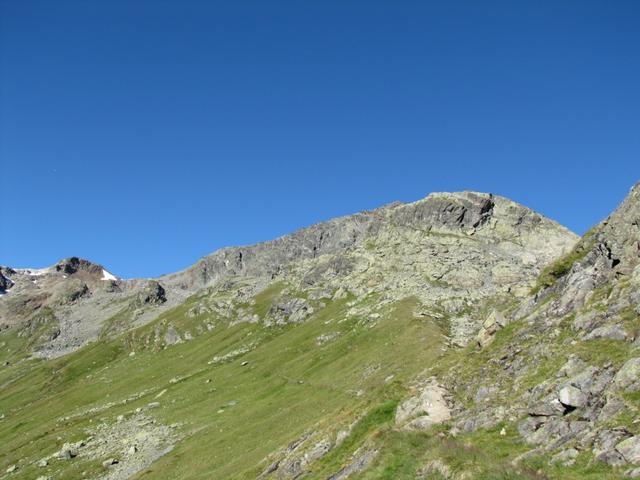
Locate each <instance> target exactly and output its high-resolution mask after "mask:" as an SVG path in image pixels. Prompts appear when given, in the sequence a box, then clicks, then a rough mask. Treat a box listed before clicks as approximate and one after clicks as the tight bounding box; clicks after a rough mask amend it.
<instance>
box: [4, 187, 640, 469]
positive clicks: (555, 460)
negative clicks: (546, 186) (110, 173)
mask: <svg viewBox="0 0 640 480" xmlns="http://www.w3.org/2000/svg"><path fill="white" fill-rule="evenodd" d="M638 222H640V186H638V185H637V186H636V187H634V188H633V189H632V190H631V192H630V194H629V195H628V197H627V198H626V199H625V201H624V202H623V203H622V204H621V205H620V207H619V208H618V209H616V211H614V212H613V213H612V214H611V216H610V217H609V218H608V219H606V220H605V221H604V222H602V223H601V224H599V225H597V226H595V227H594V228H593V229H592V230H590V231H589V232H588V233H587V234H586V235H585V236H583V237H582V238H580V239H579V238H578V237H577V236H575V235H574V234H573V233H571V232H570V231H569V230H567V229H566V228H564V227H562V226H560V225H559V224H557V223H556V222H553V221H551V220H549V219H547V218H544V217H543V216H541V215H540V214H537V213H535V212H533V211H532V210H530V209H528V208H526V207H524V206H522V205H519V204H517V203H515V202H512V201H510V200H508V199H506V198H503V197H499V196H494V195H490V194H482V193H476V192H461V193H434V194H431V195H429V196H428V197H426V198H425V199H423V200H420V201H418V202H414V203H410V204H401V203H396V204H391V205H387V206H385V207H382V208H379V209H376V210H372V211H367V212H362V213H359V214H355V215H351V216H347V217H342V218H338V219H334V220H330V221H328V222H324V223H320V224H317V225H314V226H311V227H309V228H305V229H302V230H299V231H297V232H294V233H293V234H290V235H287V236H284V237H281V238H278V239H276V240H273V241H270V242H265V243H260V244H257V245H253V246H247V247H233V248H225V249H222V250H219V251H217V252H214V253H213V254H211V255H209V256H207V257H204V258H203V259H201V260H200V261H198V262H197V263H196V264H195V265H193V266H192V267H190V268H188V269H186V270H184V271H181V272H177V273H175V274H171V275H166V276H163V277H159V278H157V279H148V280H143V279H134V280H124V279H119V278H117V277H115V276H114V275H112V274H111V273H109V272H108V271H107V270H105V268H104V267H102V266H100V265H97V264H94V263H92V262H89V261H86V260H81V259H78V258H70V259H65V260H63V261H61V262H59V263H58V264H56V265H54V266H52V267H50V268H47V269H42V270H29V269H17V268H9V267H1V268H0V294H2V295H1V296H0V342H1V343H0V345H1V346H2V347H1V349H0V362H2V364H3V365H4V366H3V367H0V385H2V388H1V389H0V418H2V419H1V420H0V439H1V440H2V442H1V443H0V445H2V446H0V465H1V466H2V468H3V470H5V471H6V476H7V478H9V477H10V478H38V477H45V478H52V479H53V478H65V479H67V478H105V479H123V478H145V479H146V478H163V479H165V478H216V479H222V478H260V479H287V478H310V479H311V478H323V479H329V478H330V479H343V478H389V479H391V478H394V479H395V478H425V479H427V478H446V479H462V478H487V479H494V478H509V479H519V478H522V479H525V478H526V479H546V478H569V479H571V478H576V479H577V478H581V479H582V478H591V479H596V478H598V479H601V478H620V477H621V476H624V475H627V476H632V477H633V476H640V469H638V468H637V467H635V466H634V465H640V435H638V434H640V424H639V423H638V422H637V421H635V420H636V419H637V418H638V408H639V407H640V396H639V394H638V392H640V379H639V378H638V375H639V373H640V358H639V357H640V354H639V353H640V352H639V351H638V347H639V346H640V344H639V343H638V340H637V338H638V333H639V330H640V323H639V316H640V294H639V293H638V292H640V289H639V288H638V287H639V286H640V268H638V263H639V261H640V228H639V226H638V225H640V224H639V223H638Z"/></svg>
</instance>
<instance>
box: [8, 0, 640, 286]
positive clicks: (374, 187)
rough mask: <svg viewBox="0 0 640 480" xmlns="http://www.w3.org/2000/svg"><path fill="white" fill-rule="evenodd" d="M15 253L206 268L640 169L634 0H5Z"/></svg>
mask: <svg viewBox="0 0 640 480" xmlns="http://www.w3.org/2000/svg"><path fill="white" fill-rule="evenodd" d="M0 22H1V23H0V29H1V38H0V45H1V46H0V188H1V195H2V197H1V198H2V200H1V202H0V234H1V235H0V264H9V265H12V266H16V267H23V266H31V267H41V266H46V265H49V264H52V263H54V262H55V261H57V260H58V259H60V258H62V257H66V256H72V255H76V256H82V257H86V258H89V259H92V260H94V261H96V262H99V263H102V264H104V265H105V266H107V268H109V269H110V270H111V271H112V272H113V273H115V274H118V275H121V276H124V277H133V276H154V275H158V274H161V273H165V272H171V271H175V270H178V269H181V268H184V267H187V266H188V265H190V264H191V263H193V262H194V261H195V260H196V259H198V258H199V257H201V256H202V255H205V254H207V253H210V252H212V251H214V250H216V249H217V248H220V247H222V246H226V245H236V244H250V243H253V242H257V241H260V240H268V239H271V238H273V237H276V236H279V235H282V234H285V233H288V232H290V231H292V230H294V229H297V228H299V227H302V226H306V225H309V224H312V223H315V222H318V221H320V220H324V219H329V218H331V217H334V216H338V215H343V214H347V213H352V212H356V211H359V210H363V209H369V208H373V207H377V206H380V205H382V204H385V203H388V202H391V201H394V200H402V201H411V200H416V199H418V198H421V197H424V196H425V195H427V194H428V193H429V192H431V191H454V190H464V189H472V190H479V191H488V192H493V193H496V194H500V195H505V196H507V197H510V198H512V199H514V200H516V201H519V202H521V203H524V204H526V205H528V206H530V207H532V208H534V209H536V210H538V211H540V212H542V213H544V214H546V215H548V216H549V217H551V218H553V219H556V220H558V221H560V222H561V223H563V224H565V225H566V226H568V227H570V228H571V229H573V230H575V231H577V232H580V233H581V232H583V231H585V230H586V229H587V228H588V227H589V226H591V225H592V224H594V223H596V222H597V221H599V220H601V219H602V218H603V217H605V216H606V215H607V214H608V213H609V211H610V210H611V209H613V208H614V207H615V206H616V205H617V204H618V203H619V202H620V201H621V200H622V198H623V197H624V196H625V195H626V194H627V192H628V189H629V187H630V186H631V185H632V184H633V183H634V182H635V181H637V180H639V179H640V156H639V152H640V53H639V52H640V28H639V25H640V2H638V1H615V2H612V1H608V0H607V1H583V0H576V1H551V0H549V1H546V2H541V1H537V0H536V1H531V2H526V1H511V0H509V1H504V2H495V1H487V2H478V1H475V0H474V1H468V2H462V1H446V2H445V1H439V2H427V1H400V2H398V1H386V2H380V1H375V0H363V1H348V0H347V1H344V0H340V1H328V0H324V1H317V2H310V1H269V0H259V1H242V2H234V1H224V2H223V1H204V0H203V1H178V0H174V1H166V0H165V1H163V0H149V1H143V0H138V1H130V0H126V1H124V0H103V1H99V2H98V1H90V0H60V1H51V0H45V1H35V0H0Z"/></svg>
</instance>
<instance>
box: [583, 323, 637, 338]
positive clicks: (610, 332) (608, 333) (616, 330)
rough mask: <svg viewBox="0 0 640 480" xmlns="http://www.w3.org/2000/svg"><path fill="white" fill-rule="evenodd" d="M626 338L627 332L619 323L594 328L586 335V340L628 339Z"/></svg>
mask: <svg viewBox="0 0 640 480" xmlns="http://www.w3.org/2000/svg"><path fill="white" fill-rule="evenodd" d="M626 338H627V333H626V332H625V331H624V330H623V329H622V327H620V326H618V325H605V326H602V327H598V328H596V329H595V330H593V331H592V332H591V333H589V334H588V335H587V336H586V337H585V340H598V339H607V340H626Z"/></svg>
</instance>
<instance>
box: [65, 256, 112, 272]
mask: <svg viewBox="0 0 640 480" xmlns="http://www.w3.org/2000/svg"><path fill="white" fill-rule="evenodd" d="M54 268H55V271H56V272H61V273H64V274H66V275H73V274H74V273H78V272H80V271H84V272H88V273H90V274H94V275H102V270H103V268H102V267H101V266H100V265H96V264H95V263H92V262H90V261H88V260H84V259H81V258H78V257H70V258H66V259H64V260H61V261H60V262H58V263H57V264H56V265H54Z"/></svg>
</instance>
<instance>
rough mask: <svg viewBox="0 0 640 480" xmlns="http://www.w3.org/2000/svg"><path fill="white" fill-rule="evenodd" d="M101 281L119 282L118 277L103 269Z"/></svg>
mask: <svg viewBox="0 0 640 480" xmlns="http://www.w3.org/2000/svg"><path fill="white" fill-rule="evenodd" d="M100 280H118V277H116V276H115V275H113V274H111V273H110V272H107V271H106V270H105V269H104V268H103V269H102V278H101V279H100Z"/></svg>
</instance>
